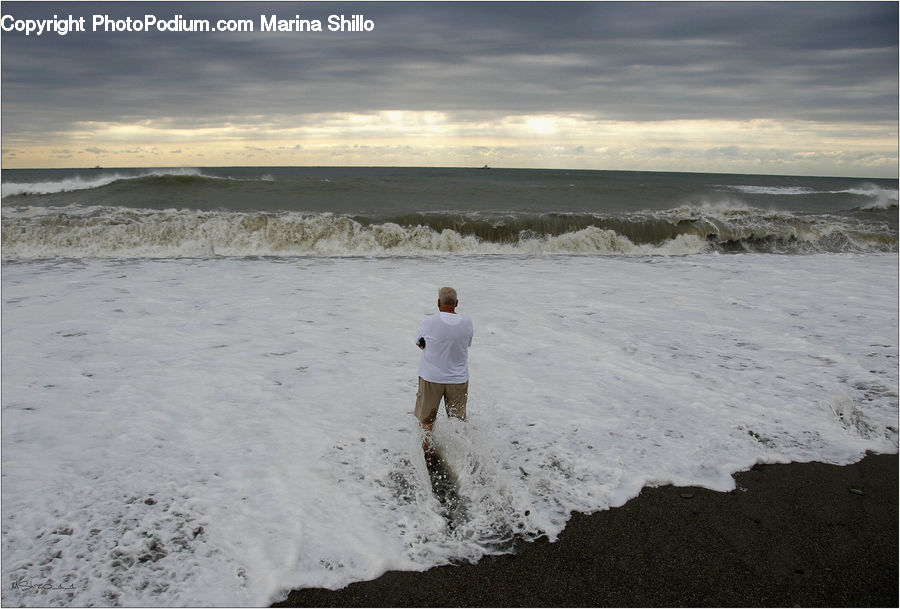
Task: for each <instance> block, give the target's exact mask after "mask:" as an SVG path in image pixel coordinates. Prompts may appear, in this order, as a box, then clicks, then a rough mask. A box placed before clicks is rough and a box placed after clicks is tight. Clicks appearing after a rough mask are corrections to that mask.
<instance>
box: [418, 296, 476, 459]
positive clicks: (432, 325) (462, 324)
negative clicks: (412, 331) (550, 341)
mask: <svg viewBox="0 0 900 609" xmlns="http://www.w3.org/2000/svg"><path fill="white" fill-rule="evenodd" d="M437 304H438V311H439V312H438V313H437V314H436V315H429V316H427V317H426V318H425V319H423V320H422V323H421V325H420V326H419V333H418V335H417V336H416V344H417V345H418V346H419V348H420V349H422V359H421V361H420V362H419V390H418V391H417V392H416V410H415V415H416V418H417V419H419V424H420V425H421V426H422V429H424V430H425V441H424V443H423V444H422V449H423V450H424V451H425V462H426V463H427V464H428V465H429V466H430V465H431V464H432V460H433V458H434V444H433V442H432V438H431V436H432V430H433V429H434V420H435V419H436V418H437V414H438V410H439V408H440V405H441V399H443V400H444V407H445V408H446V409H447V415H448V416H451V417H456V418H458V419H460V420H463V421H465V420H466V402H467V401H468V397H469V347H470V346H471V345H472V336H473V335H474V334H475V329H474V326H473V325H472V320H471V319H470V318H469V317H468V316H466V315H463V314H461V313H457V312H456V307H457V306H458V305H459V300H458V299H457V297H456V290H454V289H453V288H441V289H440V291H439V292H438V303H437Z"/></svg>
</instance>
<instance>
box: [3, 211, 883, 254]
mask: <svg viewBox="0 0 900 609" xmlns="http://www.w3.org/2000/svg"><path fill="white" fill-rule="evenodd" d="M2 213H3V224H2V233H3V251H2V255H3V258H4V259H6V260H20V259H36V258H55V257H63V258H83V257H91V258H180V257H211V256H396V255H408V256H415V255H423V254H426V255H427V254H434V253H467V254H588V255H625V256H647V255H688V254H698V253H705V252H708V251H710V250H711V249H714V248H715V247H716V246H717V245H721V244H728V243H731V244H742V245H743V246H744V247H748V248H750V249H751V251H752V250H753V248H761V249H764V250H765V251H771V252H793V253H811V252H834V251H839V252H847V251H850V252H853V251H891V250H893V249H896V232H895V231H894V232H893V233H892V231H891V227H889V226H887V225H882V224H876V225H872V224H865V223H863V222H860V221H858V220H855V219H852V218H838V217H830V216H818V217H802V216H797V215H794V214H792V213H790V212H786V211H777V210H760V209H756V208H752V207H747V206H744V205H740V204H731V203H728V204H726V203H724V202H720V203H719V204H705V205H700V206H682V207H679V208H676V209H672V210H663V211H656V212H641V213H634V214H631V215H630V216H628V220H629V221H630V222H632V223H633V224H635V225H640V224H641V223H645V224H646V225H647V226H652V225H653V224H654V223H657V224H659V223H668V224H670V225H671V226H672V227H679V228H677V229H674V228H673V229H672V231H671V232H670V233H668V235H667V237H666V238H662V239H660V238H658V237H657V238H654V239H653V241H652V242H650V243H646V242H640V241H639V239H636V240H635V241H638V242H635V241H632V240H631V239H629V238H628V236H626V235H623V234H620V233H618V232H616V231H615V230H612V229H610V228H603V227H601V226H594V225H590V224H588V225H585V226H583V228H578V227H577V225H576V226H575V227H569V231H568V232H564V233H562V234H539V233H537V232H535V231H531V230H522V231H520V232H519V234H518V235H515V234H513V235H512V238H513V240H511V241H489V240H485V239H481V238H479V237H476V236H474V235H470V234H465V232H464V231H461V232H457V231H455V230H453V229H450V228H443V229H435V228H431V227H429V226H425V225H408V226H401V225H399V224H396V223H394V222H389V221H386V222H380V223H378V222H376V223H365V222H363V221H360V220H357V219H354V218H351V217H348V216H343V215H335V214H331V213H301V212H272V213H264V212H235V211H221V210H219V211H198V210H185V209H178V210H176V209H166V210H153V209H133V208H127V207H104V206H80V205H70V206H66V207H13V206H7V207H5V208H3V210H2ZM594 221H596V222H597V223H598V224H599V223H601V220H600V219H599V218H595V220H594ZM679 230H681V231H685V232H682V233H681V234H678V233H677V231H679ZM638 232H639V231H638ZM639 236H640V235H639ZM643 238H645V239H646V237H643Z"/></svg>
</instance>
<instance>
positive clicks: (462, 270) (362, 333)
mask: <svg viewBox="0 0 900 609" xmlns="http://www.w3.org/2000/svg"><path fill="white" fill-rule="evenodd" d="M896 268H897V259H896V255H895V254H894V255H889V254H886V255H866V256H853V255H837V254H832V255H816V256H771V255H734V256H719V255H696V256H690V257H684V258H643V259H637V258H625V257H616V258H604V257H580V256H551V257H535V256H490V257H488V256H455V257H446V256H433V257H409V258H312V257H310V258H280V259H208V260H189V259H184V260H132V261H123V260H86V261H46V262H16V263H7V264H4V267H3V274H2V288H3V290H2V297H3V325H2V339H3V351H2V389H3V393H2V395H3V401H2V408H3V410H2V413H3V426H2V446H3V452H2V466H3V476H4V478H3V495H2V501H3V505H2V508H3V509H2V517H3V531H4V534H3V563H2V575H3V587H2V598H3V603H4V604H5V605H9V606H13V605H26V606H27V605H35V606H37V605H51V606H54V605H72V606H84V605H109V604H120V605H156V606H158V605H163V606H183V605H220V606H221V605H228V606H232V605H263V604H267V603H269V602H271V601H274V600H278V599H279V598H280V595H281V594H283V592H284V591H285V590H287V589H289V588H292V587H299V586H327V587H339V586H343V585H345V584H347V583H350V582H352V581H355V580H361V579H368V578H374V577H376V576H378V575H379V574H381V573H382V572H383V571H385V570H387V569H407V570H422V569H427V568H428V567H430V566H433V565H438V564H444V563H447V562H450V561H454V560H460V559H463V560H464V559H476V558H478V557H479V556H480V555H482V554H483V553H485V552H492V551H497V550H498V548H502V546H503V544H504V542H505V541H506V540H508V539H509V538H510V536H511V535H514V534H517V535H525V536H529V535H536V534H538V533H539V532H542V533H544V534H546V535H548V536H549V537H550V538H551V539H555V538H556V536H557V535H558V533H559V532H560V530H561V529H562V528H563V527H564V525H565V522H566V520H567V519H568V517H569V515H570V513H571V512H572V511H573V510H579V511H585V512H591V511H595V510H602V509H605V508H607V507H610V506H618V505H621V504H622V503H624V502H625V501H626V500H628V499H629V498H631V497H633V496H635V495H637V494H638V492H639V491H640V489H641V488H642V487H643V486H644V485H647V484H652V485H657V484H666V483H670V482H671V483H675V484H686V485H701V486H705V487H708V488H711V489H715V490H720V491H725V490H729V489H731V488H733V484H734V483H733V480H732V478H731V474H732V473H733V472H735V471H738V470H742V469H746V468H749V467H751V466H752V465H754V464H756V463H772V462H787V461H808V460H822V461H827V462H831V463H849V462H852V461H855V460H857V459H859V458H860V457H861V456H862V455H863V454H864V452H865V451H867V450H875V451H883V452H896V451H897V428H896V426H897V417H898V408H897V401H898V398H897V385H898V367H897V353H898V345H897V335H898V334H897V332H898V327H897V310H896V301H897V281H896ZM445 284H449V285H454V286H455V287H456V288H457V289H458V290H459V294H460V306H461V310H462V311H464V312H465V313H467V314H469V315H471V316H472V317H473V319H474V321H475V328H476V335H475V340H474V342H473V345H472V349H471V361H470V367H471V371H472V380H471V386H470V394H469V416H470V419H469V421H468V422H467V423H466V424H465V425H460V424H455V422H452V421H448V420H447V419H444V418H442V419H440V420H439V421H438V423H437V435H438V438H437V441H438V442H439V444H441V445H442V446H444V450H445V453H446V454H447V455H448V458H450V459H451V460H452V462H453V467H454V469H455V471H456V472H457V473H458V475H459V479H460V495H461V496H462V498H463V500H464V506H463V507H464V509H463V511H462V513H460V514H457V515H456V520H455V521H454V522H451V523H448V521H447V519H446V518H445V515H444V514H443V513H442V508H441V505H440V503H439V502H438V501H437V500H436V499H435V498H434V497H433V496H432V494H431V492H430V490H429V486H428V480H427V476H426V472H425V467H424V462H423V460H422V457H421V454H420V449H419V446H420V439H419V437H418V435H417V433H418V432H417V425H416V422H415V420H414V418H413V417H412V414H411V411H412V405H413V402H414V400H415V390H416V385H415V374H416V372H415V371H416V366H417V362H418V357H419V351H418V349H416V348H415V346H414V345H413V344H412V341H413V338H414V336H415V329H416V328H417V327H418V323H419V321H420V318H421V317H422V316H423V315H425V314H427V313H430V312H432V309H433V307H434V305H433V302H434V297H435V296H434V294H435V293H436V290H437V288H438V287H440V286H441V285H445ZM45 587H47V588H48V589H45Z"/></svg>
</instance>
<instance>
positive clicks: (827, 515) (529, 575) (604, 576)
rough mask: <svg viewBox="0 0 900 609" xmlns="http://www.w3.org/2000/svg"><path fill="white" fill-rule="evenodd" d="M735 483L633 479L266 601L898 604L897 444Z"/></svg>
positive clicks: (743, 475) (761, 468)
mask: <svg viewBox="0 0 900 609" xmlns="http://www.w3.org/2000/svg"><path fill="white" fill-rule="evenodd" d="M734 478H735V480H736V482H737V489H736V490H734V491H731V492H728V493H720V492H716V491H710V490H707V489H703V488H697V487H674V486H662V487H645V488H644V489H643V490H642V491H641V493H640V495H638V496H637V497H635V498H634V499H631V500H630V501H628V502H627V503H626V504H625V505H623V506H621V507H618V508H611V509H608V510H603V511H601V512H596V513H594V514H591V515H585V514H579V513H575V514H573V515H572V517H571V518H570V520H569V522H568V523H567V524H566V528H565V529H564V530H563V531H562V532H561V533H560V535H559V538H558V540H557V541H556V542H554V543H550V542H548V541H547V539H546V538H541V539H538V540H535V541H533V542H524V541H523V542H519V543H518V544H517V547H516V553H515V554H507V555H501V556H487V557H484V558H482V559H481V560H480V561H479V562H478V563H476V564H468V563H466V564H461V565H456V566H449V565H448V566H441V567H435V568H432V569H429V570H428V571H424V572H408V571H389V572H387V573H385V574H384V575H382V576H381V577H379V578H377V579H374V580H371V581H365V582H356V583H353V584H350V585H349V586H347V587H345V588H342V589H340V590H325V589H316V588H307V589H301V590H293V591H291V592H290V593H289V594H288V595H287V597H286V598H284V599H283V600H281V601H280V602H276V603H274V604H273V605H272V606H273V607H421V606H431V607H460V606H481V607H512V606H517V607H528V606H530V607H552V606H556V607H560V606H581V607H586V606H648V607H649V606H670V607H683V606H756V607H772V606H808V607H809V606H840V607H862V606H866V607H896V606H897V605H898V455H897V454H885V455H881V454H871V453H870V454H868V455H867V456H866V457H865V458H864V459H862V460H861V461H859V462H857V463H854V464H851V465H845V466H839V465H828V464H823V463H817V462H812V463H788V464H775V465H757V466H754V467H753V468H751V469H750V470H747V471H745V472H739V473H737V474H735V475H734Z"/></svg>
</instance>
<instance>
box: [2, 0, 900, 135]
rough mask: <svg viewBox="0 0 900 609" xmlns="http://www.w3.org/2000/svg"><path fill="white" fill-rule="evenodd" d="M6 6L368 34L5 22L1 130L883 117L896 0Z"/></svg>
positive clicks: (47, 12) (893, 80)
mask: <svg viewBox="0 0 900 609" xmlns="http://www.w3.org/2000/svg"><path fill="white" fill-rule="evenodd" d="M2 7H3V8H2V10H3V14H11V15H14V16H15V17H17V18H26V17H30V18H35V17H37V18H47V17H52V15H53V14H57V15H60V16H63V15H68V14H70V13H71V14H73V15H75V16H81V15H84V16H87V17H88V20H90V15H92V14H109V15H111V16H114V17H124V16H132V17H140V16H142V15H144V14H145V13H146V14H154V15H156V16H158V17H159V18H161V19H163V18H171V17H172V16H174V15H175V14H181V15H183V16H184V17H185V18H186V19H194V18H204V19H210V20H212V21H215V20H217V19H224V18H241V19H252V20H253V21H254V23H255V25H256V26H257V29H258V28H259V16H260V15H263V14H265V15H269V14H273V13H274V14H277V15H279V16H280V17H283V18H290V17H293V16H294V15H296V14H300V16H301V17H303V18H310V19H321V20H323V22H324V20H325V19H327V17H328V15H330V14H332V13H337V14H340V13H343V14H346V15H350V14H353V13H364V14H365V15H366V17H367V18H369V19H372V20H373V21H374V22H375V25H376V27H375V30H374V31H373V32H367V33H344V34H337V33H328V32H325V33H283V34H272V33H262V32H259V31H257V32H255V33H252V34H236V33H209V34H193V33H178V34H171V33H169V34H161V33H153V34H146V33H144V34H142V33H110V34H101V33H91V32H90V31H89V32H87V33H83V34H82V33H72V34H69V35H67V36H59V35H54V34H45V35H43V36H41V37H40V38H38V37H35V36H31V37H27V38H26V37H25V36H23V35H20V34H18V33H14V32H7V33H4V34H3V35H2V78H3V80H2V84H3V88H2V101H3V106H2V112H3V119H4V121H3V126H4V132H5V133H10V132H18V131H22V130H35V129H37V128H39V127H40V128H41V129H53V128H60V129H61V128H63V127H64V126H65V124H67V123H69V122H71V121H82V120H94V121H136V120H143V119H160V118H168V119H170V120H172V121H173V126H188V125H190V126H195V127H201V126H204V125H205V124H207V123H209V124H213V123H216V124H220V123H221V121H222V120H223V119H224V120H229V117H232V120H235V121H240V120H244V119H243V118H242V117H263V116H275V117H277V116H279V115H280V116H290V117H294V116H297V115H300V114H303V113H314V112H332V111H349V112H366V111H376V110H437V111H445V112H484V113H488V114H489V115H497V116H499V115H503V114H509V113H544V112H571V113H581V114H587V115H592V116H596V117H597V118H601V119H615V120H667V119H680V118H722V119H738V120H742V119H751V118H775V119H812V120H825V121H838V122H840V121H865V122H870V123H871V122H872V121H876V122H877V121H887V122H890V121H895V120H896V112H897V69H898V66H897V34H898V31H897V30H898V29H897V17H898V9H897V4H896V3H892V2H882V3H858V2H850V3H835V2H826V3H806V2H800V3H774V4H762V3H731V2H728V3H588V4H582V3H549V4H545V3H480V2H466V3H448V4H444V3H385V4H382V3H363V4H352V3H340V2H337V3H325V4H311V3H299V4H292V3H272V4H269V3H227V2H222V3H219V2H209V3H140V2H128V3H80V2H79V3H43V2H40V3H17V2H4V3H3V5H2Z"/></svg>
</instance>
